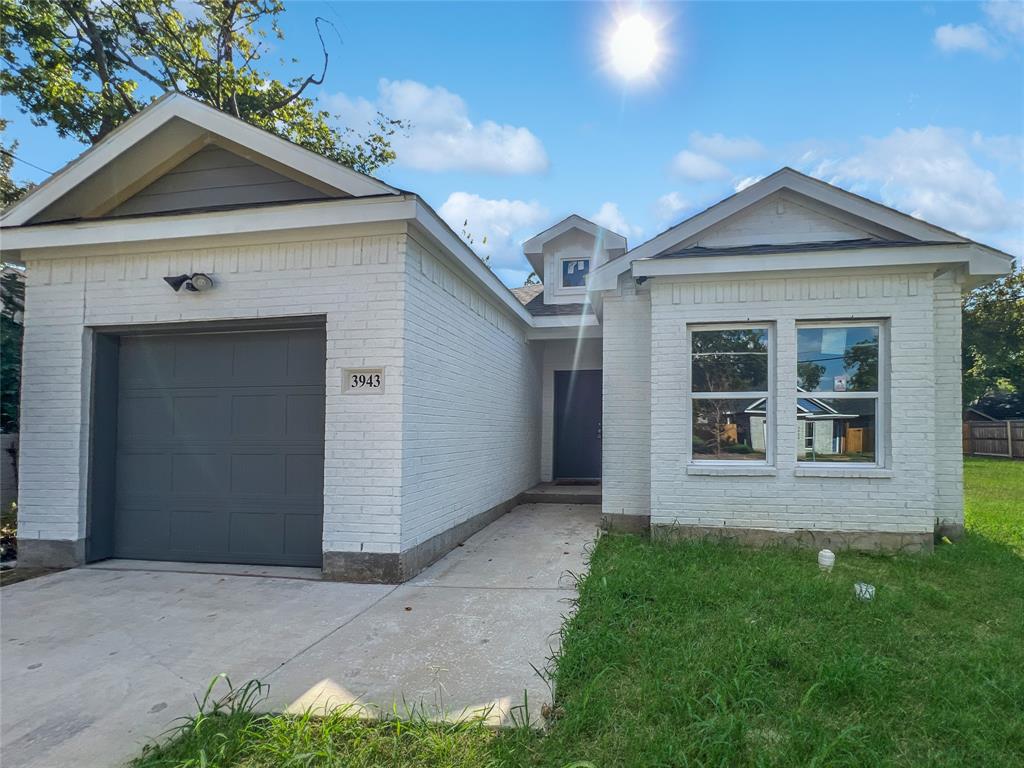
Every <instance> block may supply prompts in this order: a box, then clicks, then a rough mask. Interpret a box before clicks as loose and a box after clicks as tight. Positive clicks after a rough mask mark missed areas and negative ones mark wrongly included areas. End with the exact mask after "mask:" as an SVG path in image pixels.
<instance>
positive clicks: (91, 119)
mask: <svg viewBox="0 0 1024 768" xmlns="http://www.w3.org/2000/svg"><path fill="white" fill-rule="evenodd" d="M195 5H196V6H197V12H196V13H190V14H189V15H188V16H185V15H184V14H182V13H181V11H180V10H178V8H177V6H176V3H175V2H174V0H116V2H91V1H90V0H0V13H2V15H3V17H4V33H3V38H2V41H0V55H2V57H3V61H4V68H3V71H2V72H0V88H2V89H3V91H4V92H5V93H9V94H11V95H12V96H14V97H16V98H17V99H18V101H19V103H20V105H21V108H22V111H24V112H26V113H27V114H29V115H31V116H32V121H33V123H34V124H36V125H52V126H54V127H55V128H56V130H57V132H58V134H60V135H61V136H66V137H70V138H75V139H78V140H80V141H83V142H86V143H96V142H97V141H99V140H100V139H102V138H103V137H104V136H106V135H107V134H108V133H110V131H112V130H113V129H114V128H116V127H117V126H118V125H120V124H121V123H123V122H124V121H126V120H127V119H129V118H130V117H131V116H132V115H134V114H136V113H137V112H139V111H140V110H142V109H143V108H145V106H146V105H147V104H148V103H150V102H151V101H152V100H153V99H155V98H157V97H158V96H160V95H161V94H162V93H164V92H166V91H178V92H180V93H184V94H186V95H188V96H191V97H192V98H195V99H198V100H200V101H204V102H206V103H207V104H210V105H212V106H214V107H216V108H217V109H220V110H223V111H224V112H228V113H229V114H233V115H235V116H236V117H240V118H241V119H243V120H246V121H247V122H250V123H252V124H253V125H256V126H258V127H260V128H263V129H265V130H267V131H270V132H271V133H275V134H277V135H278V136H281V137H282V138H284V139H287V140H289V141H292V142H294V143H296V144H299V145H300V146H303V147H305V148H307V149H309V150H312V151H313V152H317V153H318V154H322V155H324V156H325V157H329V158H330V159H332V160H335V161H337V162H339V163H342V164H344V165H347V166H349V167H351V168H354V169H355V170H357V171H361V172H363V173H372V172H374V171H376V170H377V169H378V168H380V167H382V166H384V165H387V164H388V163H391V162H392V161H393V160H394V159H395V153H394V151H393V150H392V148H391V143H390V137H391V136H393V135H394V133H395V131H396V130H400V129H401V128H402V127H403V124H402V122H401V121H398V120H391V119H389V118H387V117H385V116H383V115H378V116H377V118H376V119H375V120H374V121H373V122H372V123H371V124H370V125H367V126H365V127H360V128H359V129H355V128H353V127H351V126H350V127H347V128H346V127H341V126H340V125H339V124H338V123H337V119H336V117H335V116H334V115H332V114H331V113H329V112H327V111H324V110H322V109H320V108H319V105H318V104H317V101H316V99H315V98H313V97H311V96H307V95H306V93H307V91H308V89H309V87H310V86H311V85H319V84H320V83H322V82H323V77H324V74H325V73H326V70H327V65H328V61H329V56H328V52H327V48H326V46H325V45H324V41H323V36H322V34H321V35H320V43H321V55H322V61H321V65H320V67H319V68H318V71H317V72H314V73H313V74H308V75H299V76H295V77H292V78H290V79H288V80H286V81H282V80H278V79H276V78H273V77H271V76H270V73H269V72H267V71H265V70H263V69H262V68H261V65H262V59H263V56H264V54H266V53H267V52H268V49H267V47H266V39H267V38H268V37H272V38H273V39H275V40H283V39H284V33H283V31H282V30H281V28H280V26H279V19H280V16H281V14H282V13H283V12H284V5H283V3H282V2H280V0H198V2H197V3H195ZM328 23H329V22H326V21H324V20H322V19H317V21H316V24H317V32H318V34H319V33H320V32H321V25H323V24H328Z"/></svg>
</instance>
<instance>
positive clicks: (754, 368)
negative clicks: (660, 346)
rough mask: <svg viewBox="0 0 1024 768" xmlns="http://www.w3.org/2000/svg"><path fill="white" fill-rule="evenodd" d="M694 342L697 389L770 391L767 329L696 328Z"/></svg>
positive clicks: (711, 390)
mask: <svg viewBox="0 0 1024 768" xmlns="http://www.w3.org/2000/svg"><path fill="white" fill-rule="evenodd" d="M690 343H691V345H692V349H691V352H692V356H693V357H692V360H693V363H692V368H691V371H692V386H693V391H694V392H765V391H767V390H768V331H767V330H766V329H764V328H743V329H737V330H728V331H694V332H693V333H692V334H691V337H690Z"/></svg>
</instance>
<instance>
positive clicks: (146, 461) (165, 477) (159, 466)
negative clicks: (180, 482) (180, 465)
mask: <svg viewBox="0 0 1024 768" xmlns="http://www.w3.org/2000/svg"><path fill="white" fill-rule="evenodd" d="M116 489H117V495H118V497H119V498H121V497H124V496H144V497H148V496H152V495H154V494H157V495H159V494H165V493H168V492H169V491H170V490H171V474H170V472H168V471H167V455H166V454H164V453H152V452H145V453H135V452H132V451H121V452H119V453H118V457H117V484H116Z"/></svg>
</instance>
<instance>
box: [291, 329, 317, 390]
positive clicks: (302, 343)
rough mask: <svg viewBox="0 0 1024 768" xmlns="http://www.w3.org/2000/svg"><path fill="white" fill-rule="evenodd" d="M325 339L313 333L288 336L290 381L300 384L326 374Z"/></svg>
mask: <svg viewBox="0 0 1024 768" xmlns="http://www.w3.org/2000/svg"><path fill="white" fill-rule="evenodd" d="M325 368H326V363H325V361H324V340H323V338H322V337H321V338H317V337H316V336H315V335H313V334H305V335H299V334H292V335H290V336H289V337H288V365H287V368H286V369H285V370H287V375H288V383H289V384H300V383H303V382H307V381H309V380H311V379H314V378H315V377H318V378H320V379H322V378H323V376H324V369H325Z"/></svg>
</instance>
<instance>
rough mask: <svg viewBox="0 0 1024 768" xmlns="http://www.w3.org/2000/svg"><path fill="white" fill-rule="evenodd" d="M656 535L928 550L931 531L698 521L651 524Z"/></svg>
mask: <svg viewBox="0 0 1024 768" xmlns="http://www.w3.org/2000/svg"><path fill="white" fill-rule="evenodd" d="M651 536H652V538H656V539H667V540H693V539H709V540H714V541H733V542H735V543H737V544H741V545H743V546H749V547H766V546H778V545H783V546H791V547H798V548H808V549H831V550H857V551H861V552H903V553H915V552H931V551H932V550H933V549H934V533H933V532H932V531H826V530H816V529H815V530H812V529H800V530H775V529H767V528H731V527H722V526H701V525H652V526H651Z"/></svg>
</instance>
